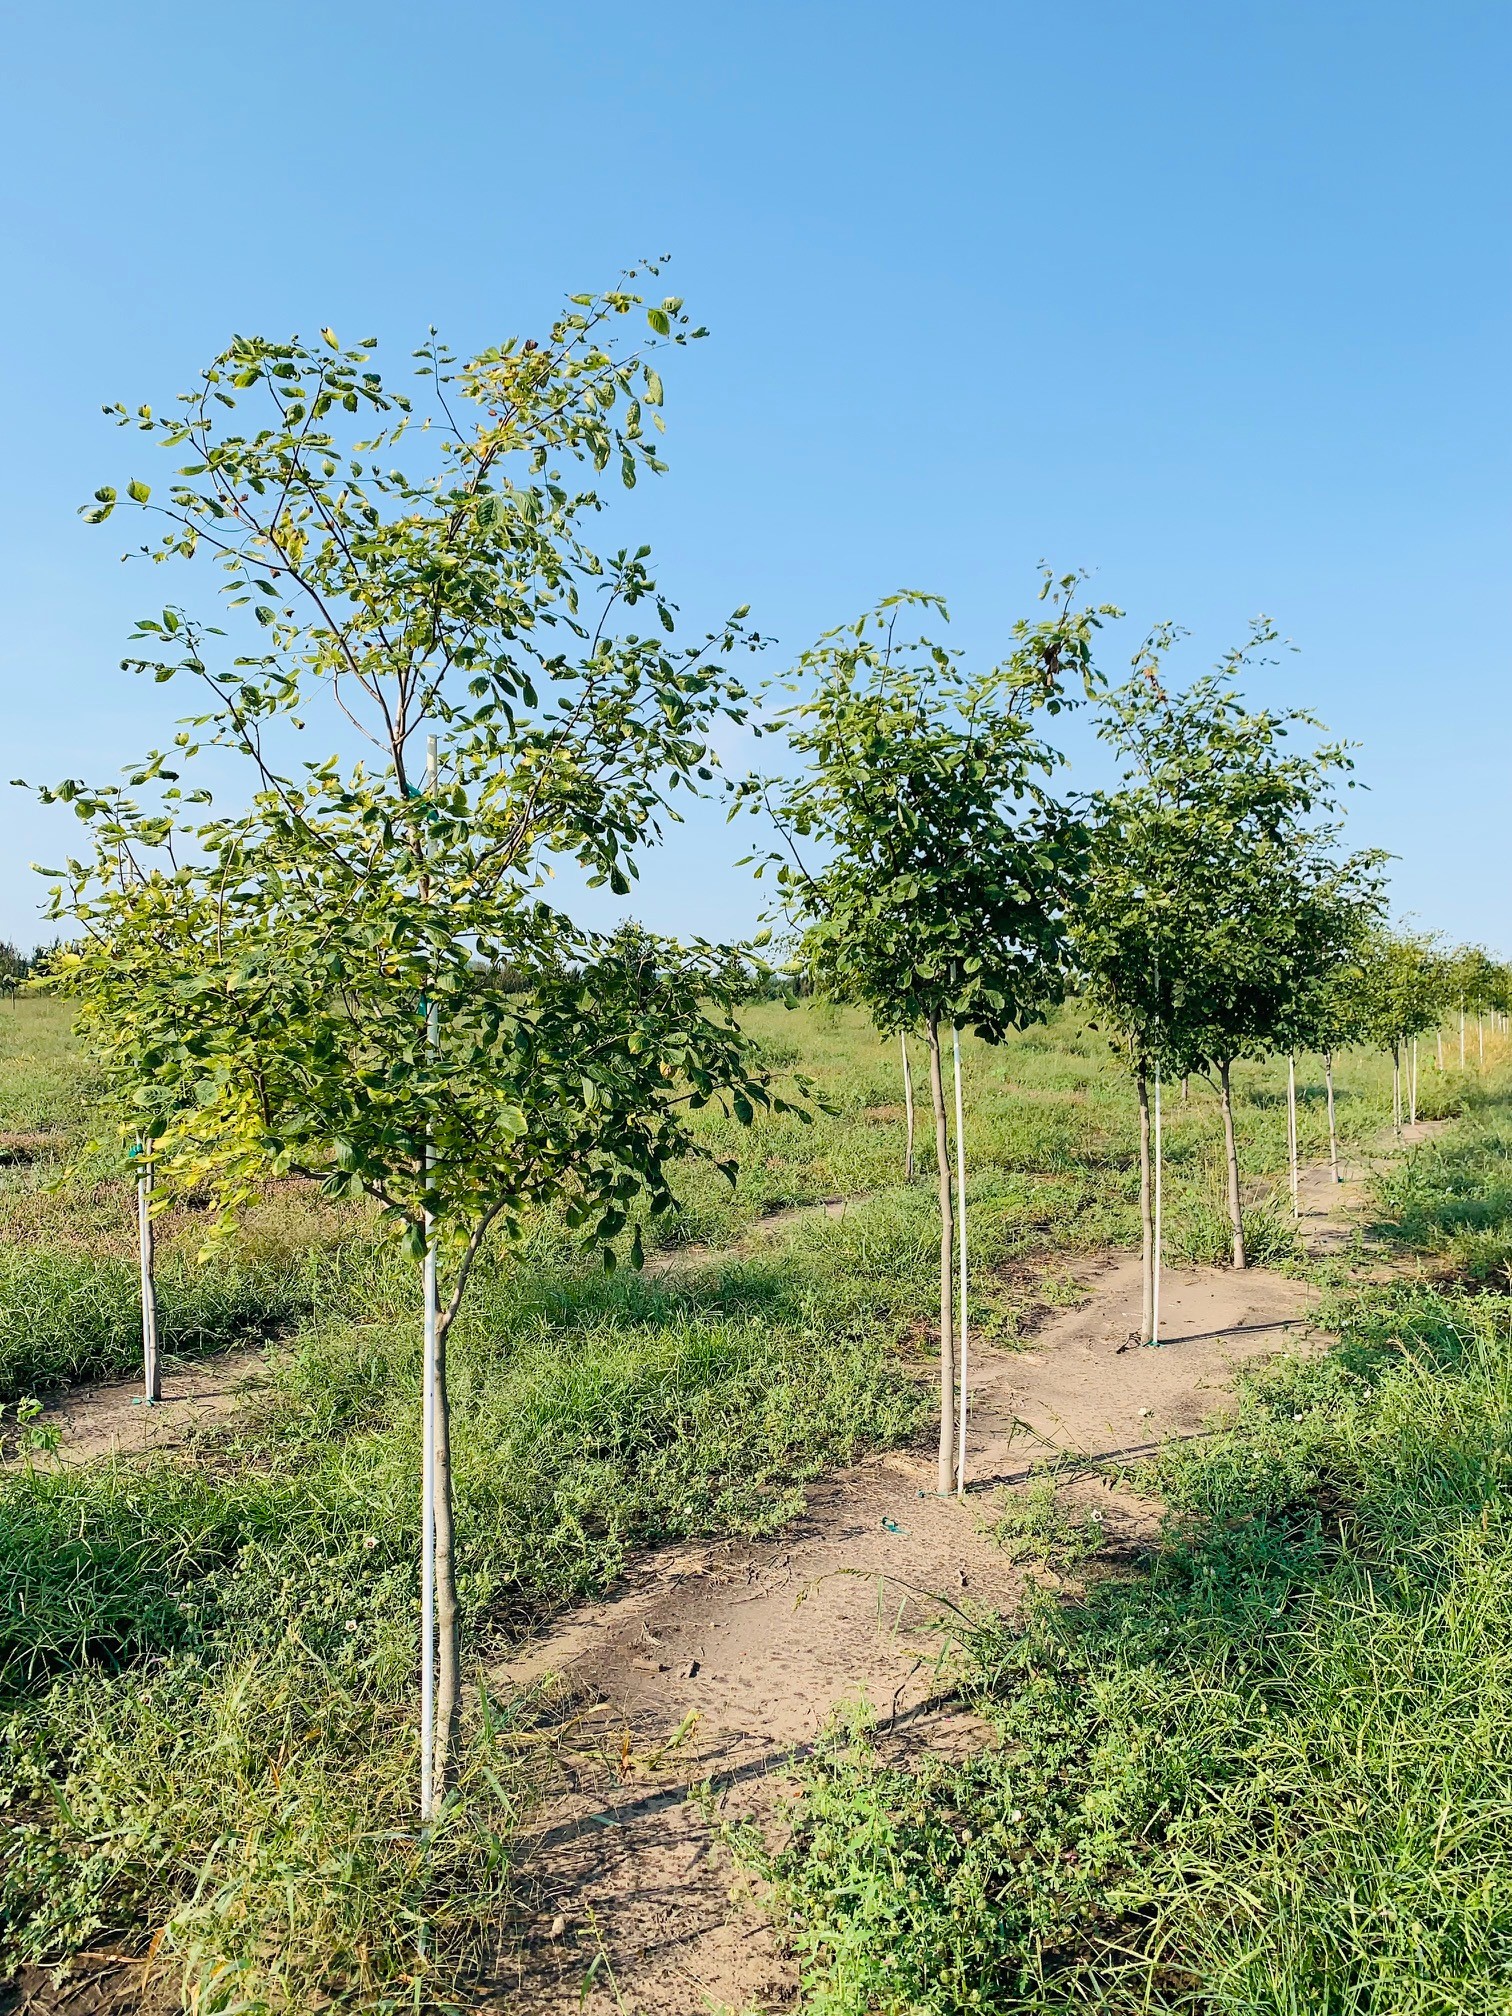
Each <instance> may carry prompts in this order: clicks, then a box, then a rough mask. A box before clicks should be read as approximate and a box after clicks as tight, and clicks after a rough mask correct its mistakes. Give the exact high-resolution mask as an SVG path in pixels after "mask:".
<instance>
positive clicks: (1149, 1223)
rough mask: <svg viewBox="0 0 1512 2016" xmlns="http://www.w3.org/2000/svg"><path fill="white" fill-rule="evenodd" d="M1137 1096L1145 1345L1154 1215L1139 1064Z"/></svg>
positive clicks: (1151, 1304)
mask: <svg viewBox="0 0 1512 2016" xmlns="http://www.w3.org/2000/svg"><path fill="white" fill-rule="evenodd" d="M1134 1089H1135V1091H1136V1092H1137V1093H1138V1095H1139V1263H1140V1317H1139V1321H1140V1341H1141V1343H1144V1344H1148V1343H1149V1342H1150V1341H1151V1339H1152V1338H1153V1337H1154V1334H1155V1216H1154V1210H1153V1207H1152V1198H1153V1194H1154V1191H1153V1185H1152V1183H1151V1180H1150V1086H1149V1080H1148V1079H1147V1078H1146V1076H1145V1070H1144V1066H1143V1064H1141V1065H1140V1067H1139V1069H1138V1070H1137V1071H1136V1072H1135V1074H1134Z"/></svg>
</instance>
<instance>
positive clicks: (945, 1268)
mask: <svg viewBox="0 0 1512 2016" xmlns="http://www.w3.org/2000/svg"><path fill="white" fill-rule="evenodd" d="M929 1097H930V1100H931V1102H932V1104H933V1106H934V1123H935V1167H936V1169H937V1170H938V1172H939V1178H940V1468H939V1490H940V1496H941V1497H942V1498H948V1497H949V1496H950V1488H951V1483H952V1481H953V1473H954V1469H955V1284H954V1282H953V1280H952V1278H951V1262H952V1261H953V1260H954V1258H955V1212H954V1209H953V1206H952V1200H951V1183H950V1130H949V1128H948V1127H947V1126H946V1123H945V1078H944V1074H943V1072H942V1071H941V1069H940V1018H939V1017H938V1015H931V1016H930V1018H929Z"/></svg>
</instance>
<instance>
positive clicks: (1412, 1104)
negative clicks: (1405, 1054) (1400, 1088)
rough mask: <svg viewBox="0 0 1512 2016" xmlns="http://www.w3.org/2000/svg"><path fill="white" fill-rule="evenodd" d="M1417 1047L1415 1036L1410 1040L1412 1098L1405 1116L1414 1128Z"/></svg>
mask: <svg viewBox="0 0 1512 2016" xmlns="http://www.w3.org/2000/svg"><path fill="white" fill-rule="evenodd" d="M1417 1046H1418V1039H1417V1038H1416V1036H1414V1037H1413V1039H1412V1078H1411V1085H1412V1096H1411V1102H1410V1104H1409V1107H1408V1116H1407V1117H1408V1121H1409V1124H1410V1125H1411V1126H1413V1127H1416V1125H1417V1073H1418V1049H1417Z"/></svg>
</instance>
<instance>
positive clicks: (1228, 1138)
mask: <svg viewBox="0 0 1512 2016" xmlns="http://www.w3.org/2000/svg"><path fill="white" fill-rule="evenodd" d="M1218 1092H1219V1098H1220V1100H1221V1102H1222V1105H1223V1152H1224V1156H1225V1158H1226V1160H1227V1162H1228V1212H1229V1224H1230V1226H1231V1227H1232V1228H1233V1233H1234V1265H1235V1266H1236V1267H1238V1268H1243V1267H1244V1265H1245V1258H1244V1212H1243V1209H1242V1207H1241V1205H1240V1202H1239V1144H1238V1141H1237V1140H1236V1139H1235V1136H1234V1094H1233V1088H1232V1086H1231V1085H1230V1083H1229V1060H1227V1059H1225V1060H1224V1062H1223V1063H1222V1064H1220V1065H1219V1066H1218Z"/></svg>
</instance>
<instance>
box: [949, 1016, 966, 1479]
mask: <svg viewBox="0 0 1512 2016" xmlns="http://www.w3.org/2000/svg"><path fill="white" fill-rule="evenodd" d="M950 1049H951V1061H952V1064H953V1066H954V1077H955V1123H956V1209H957V1211H958V1213H959V1214H960V1220H961V1225H960V1238H959V1241H958V1244H959V1247H960V1255H961V1279H960V1291H959V1292H960V1308H959V1309H958V1311H957V1315H958V1317H959V1319H960V1336H961V1373H960V1384H961V1404H960V1407H959V1408H958V1409H957V1420H958V1425H959V1429H960V1443H959V1446H958V1448H957V1451H956V1496H957V1497H959V1498H964V1497H965V1495H966V1417H967V1415H968V1413H969V1412H970V1411H971V1410H970V1403H969V1401H968V1400H967V1397H966V1395H967V1386H966V1378H967V1366H968V1364H969V1356H968V1353H969V1339H968V1336H967V1331H966V1288H967V1280H968V1277H967V1266H966V1115H965V1111H964V1109H963V1107H962V1104H961V1032H960V1030H959V1029H956V1028H952V1030H951V1032H950Z"/></svg>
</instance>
